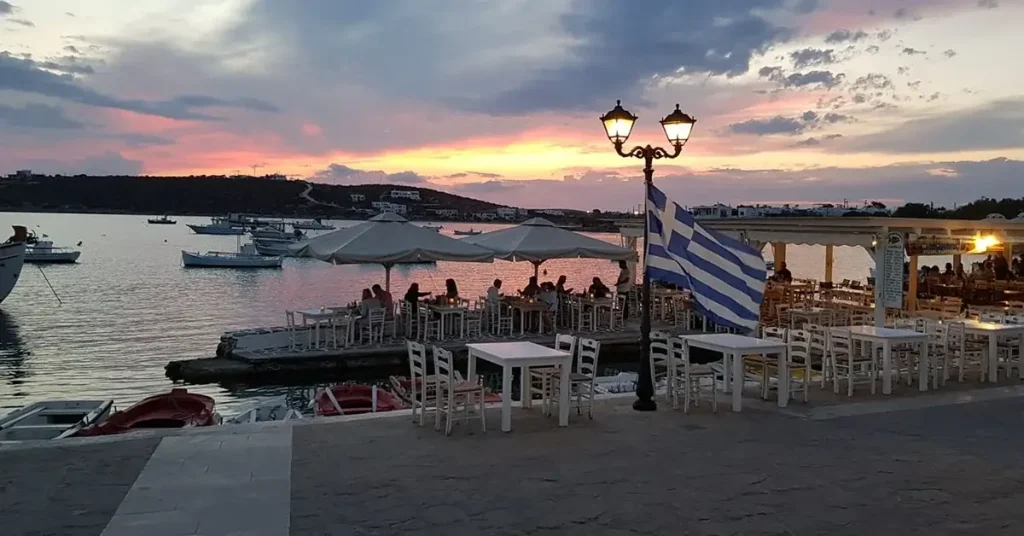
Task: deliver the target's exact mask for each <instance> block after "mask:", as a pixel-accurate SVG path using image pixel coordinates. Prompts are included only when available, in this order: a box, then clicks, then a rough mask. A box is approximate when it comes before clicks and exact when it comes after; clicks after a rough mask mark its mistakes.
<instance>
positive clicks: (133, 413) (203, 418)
mask: <svg viewBox="0 0 1024 536" xmlns="http://www.w3.org/2000/svg"><path fill="white" fill-rule="evenodd" d="M218 420H219V418H218V415H217V413H216V412H215V411H214V401H213V399H212V398H210V397H208V396H206V395H200V394H195V393H190V392H188V390H186V389H180V388H176V389H171V392H170V393H164V394H159V395H155V396H151V397H149V398H146V399H143V400H141V401H139V402H138V403H136V404H135V405H133V406H131V407H130V408H128V409H126V410H124V411H118V412H115V413H113V414H111V415H110V417H109V418H107V420H105V421H103V422H101V423H98V424H94V425H92V426H87V427H84V428H82V429H81V430H78V432H77V433H76V434H75V435H76V436H79V437H81V436H101V435H112V434H123V433H125V432H130V431H132V430H144V429H151V428H190V427H194V426H213V425H215V424H217V421H218Z"/></svg>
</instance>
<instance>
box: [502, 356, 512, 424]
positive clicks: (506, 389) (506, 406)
mask: <svg viewBox="0 0 1024 536" xmlns="http://www.w3.org/2000/svg"><path fill="white" fill-rule="evenodd" d="M501 431H502V432H511V431H512V367H510V366H509V365H504V366H503V367H502V370H501Z"/></svg>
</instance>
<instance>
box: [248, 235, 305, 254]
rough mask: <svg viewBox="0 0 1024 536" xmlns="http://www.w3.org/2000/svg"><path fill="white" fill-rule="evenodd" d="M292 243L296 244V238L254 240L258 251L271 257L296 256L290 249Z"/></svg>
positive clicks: (253, 242)
mask: <svg viewBox="0 0 1024 536" xmlns="http://www.w3.org/2000/svg"><path fill="white" fill-rule="evenodd" d="M292 244H295V241H294V240H283V239H279V238H254V239H253V241H252V245H253V247H255V248H256V253H259V254H260V255H268V256H271V257H277V256H280V257H294V255H292V253H291V251H290V250H289V249H288V246H291V245H292Z"/></svg>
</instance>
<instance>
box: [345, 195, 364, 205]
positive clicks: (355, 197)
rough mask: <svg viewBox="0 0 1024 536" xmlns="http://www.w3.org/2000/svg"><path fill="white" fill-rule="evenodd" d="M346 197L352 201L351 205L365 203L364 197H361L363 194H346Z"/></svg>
mask: <svg viewBox="0 0 1024 536" xmlns="http://www.w3.org/2000/svg"><path fill="white" fill-rule="evenodd" d="M348 196H349V198H350V199H351V200H352V202H353V203H358V202H360V201H366V196H365V195H363V194H348Z"/></svg>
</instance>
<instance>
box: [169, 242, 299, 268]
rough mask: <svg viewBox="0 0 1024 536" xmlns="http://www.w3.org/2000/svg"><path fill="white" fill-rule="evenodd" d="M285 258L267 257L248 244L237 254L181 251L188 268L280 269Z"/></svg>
mask: <svg viewBox="0 0 1024 536" xmlns="http://www.w3.org/2000/svg"><path fill="white" fill-rule="evenodd" d="M283 262H284V257H282V256H274V257H267V256H264V255H260V254H259V253H258V252H257V251H256V246H254V245H252V244H246V245H244V246H241V247H239V248H238V251H237V252H234V253H232V252H227V251H207V252H206V253H199V252H195V253H192V252H189V251H185V250H181V263H182V264H183V265H185V267H186V268H280V267H281V264H282V263H283Z"/></svg>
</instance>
